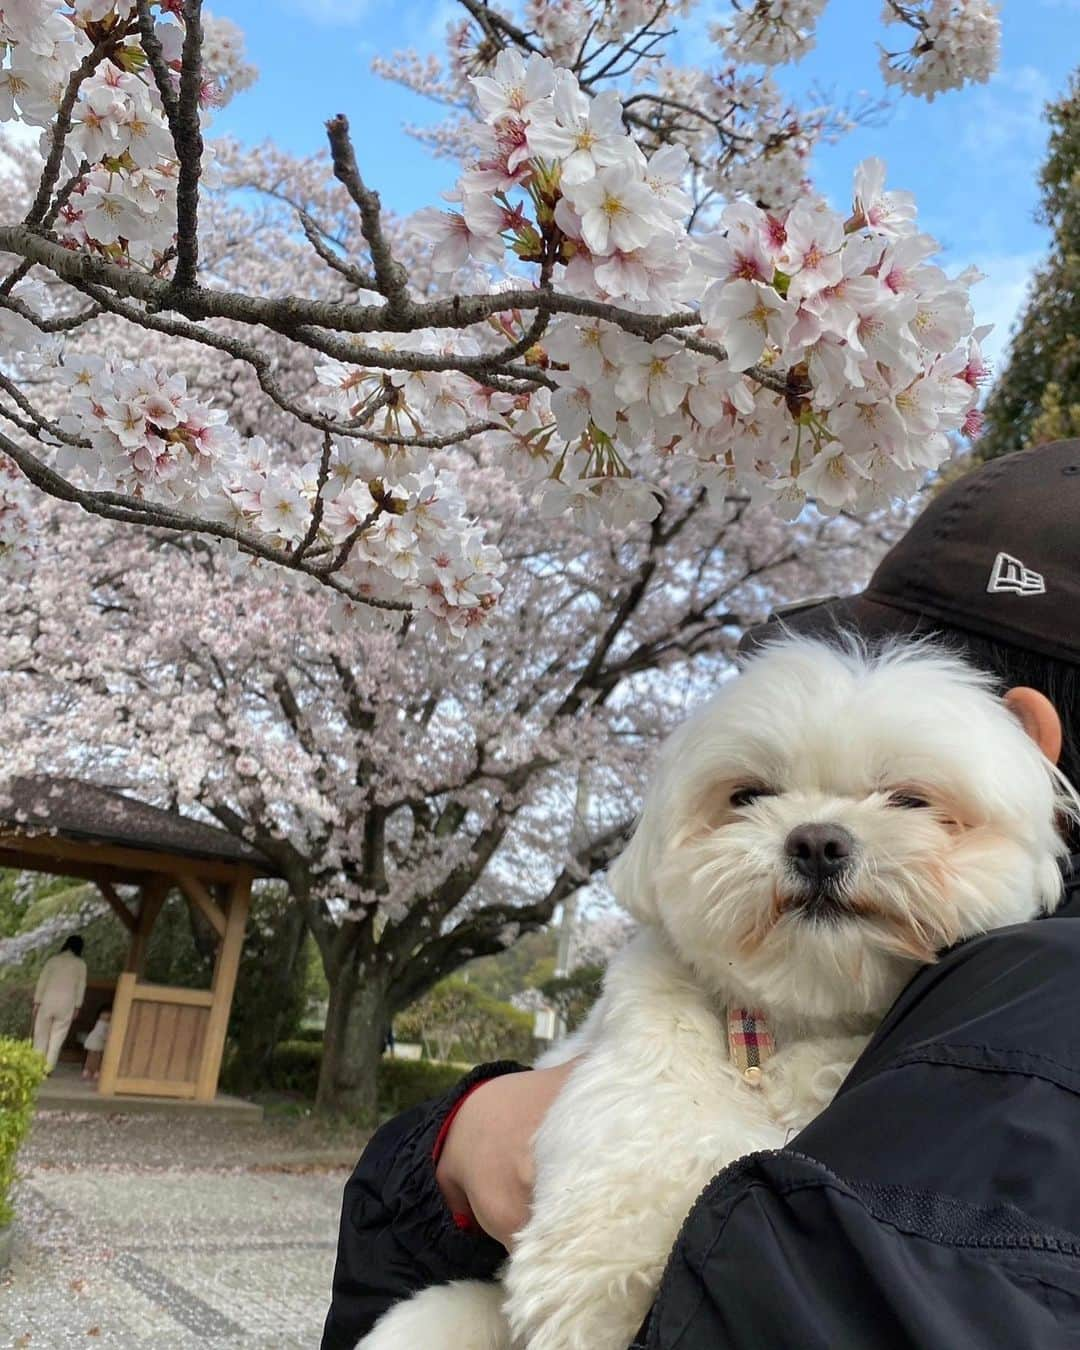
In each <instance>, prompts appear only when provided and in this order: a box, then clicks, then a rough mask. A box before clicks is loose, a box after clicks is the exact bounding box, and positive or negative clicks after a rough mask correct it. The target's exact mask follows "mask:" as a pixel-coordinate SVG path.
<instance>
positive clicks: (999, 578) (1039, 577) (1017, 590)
mask: <svg viewBox="0 0 1080 1350" xmlns="http://www.w3.org/2000/svg"><path fill="white" fill-rule="evenodd" d="M986 589H987V590H988V591H989V592H990V593H991V595H995V594H998V593H1000V592H1002V591H1008V592H1011V593H1012V594H1013V595H1043V594H1044V593H1045V591H1046V582H1045V580H1044V579H1043V574H1042V573H1041V572H1035V571H1032V569H1031V568H1030V567H1025V566H1024V564H1023V563H1022V562H1021V561H1020V559H1019V558H1013V557H1010V555H1009V554H1008V553H999V554H998V555H997V557H996V558H995V559H994V567H993V570H992V571H991V573H990V580H989V581H988V582H987V585H986Z"/></svg>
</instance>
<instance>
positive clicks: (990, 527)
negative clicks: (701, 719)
mask: <svg viewBox="0 0 1080 1350" xmlns="http://www.w3.org/2000/svg"><path fill="white" fill-rule="evenodd" d="M781 626H782V627H783V628H784V629H786V630H787V631H788V632H791V633H795V634H798V635H801V636H806V637H823V638H827V637H829V636H832V635H835V634H836V633H837V632H838V631H851V632H855V633H857V634H859V635H860V636H862V637H865V638H867V639H869V640H871V641H874V640H879V639H885V638H890V637H905V636H911V635H914V634H916V633H918V634H924V633H930V632H933V631H934V630H935V629H937V628H951V629H959V630H960V631H962V632H966V633H971V634H975V635H978V636H979V637H982V638H988V639H990V640H991V641H995V642H1003V643H1007V644H1009V645H1010V646H1013V647H1020V648H1023V649H1026V650H1029V651H1033V652H1038V653H1040V654H1041V655H1043V656H1049V657H1052V658H1054V659H1056V660H1059V661H1065V662H1069V663H1071V664H1073V665H1080V439H1077V440H1068V441H1054V442H1053V443H1052V444H1050V445H1040V446H1037V447H1036V448H1034V449H1032V450H1021V451H1019V452H1018V453H1016V454H1013V455H1004V456H1002V458H1000V459H993V460H990V461H989V462H988V463H986V464H983V465H981V466H980V467H979V468H978V469H974V470H972V471H971V472H970V473H968V474H965V475H964V476H963V477H962V478H959V479H957V480H956V481H955V482H953V483H950V484H949V486H948V487H946V488H944V489H943V490H942V491H941V492H939V493H938V494H937V496H935V497H934V499H933V500H932V501H931V502H930V504H929V506H927V508H926V509H925V511H923V512H922V514H921V515H920V516H919V517H918V518H917V519H916V521H915V523H914V524H913V525H912V526H911V528H910V529H909V530H908V532H907V533H906V534H905V535H904V537H903V538H902V539H901V540H900V541H899V542H898V543H896V544H895V545H894V546H893V547H892V548H891V549H890V550H889V552H888V553H887V554H886V555H885V557H884V558H883V559H882V560H881V562H880V563H879V565H878V568H877V571H876V572H875V573H874V575H873V576H872V577H871V578H870V584H869V585H868V586H867V587H866V589H865V590H864V591H861V592H860V593H859V594H858V595H849V596H827V597H818V598H816V599H814V600H805V601H801V602H799V603H798V604H795V605H788V606H787V607H785V608H783V609H778V610H775V611H774V612H773V613H772V614H771V615H770V616H769V619H768V621H767V622H766V623H764V624H759V625H758V626H757V627H756V628H751V629H750V630H749V631H748V632H747V633H746V635H745V637H744V638H743V640H742V643H741V644H740V650H742V651H744V652H745V651H747V650H752V649H753V648H754V647H756V646H758V645H760V643H761V642H763V641H767V640H769V639H771V638H773V637H775V636H778V634H779V629H780V627H781Z"/></svg>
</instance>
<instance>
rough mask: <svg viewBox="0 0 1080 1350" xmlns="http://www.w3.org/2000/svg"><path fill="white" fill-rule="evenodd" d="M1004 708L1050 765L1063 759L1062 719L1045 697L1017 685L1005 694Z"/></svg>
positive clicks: (1036, 691)
mask: <svg viewBox="0 0 1080 1350" xmlns="http://www.w3.org/2000/svg"><path fill="white" fill-rule="evenodd" d="M1004 701H1005V706H1006V708H1008V709H1009V711H1010V712H1011V713H1012V714H1013V715H1014V716H1015V717H1017V718H1019V720H1020V725H1021V726H1022V727H1023V728H1024V730H1025V731H1026V732H1027V734H1028V735H1029V736H1030V737H1031V739H1032V740H1033V741H1034V742H1035V744H1036V745H1037V746H1038V747H1039V749H1040V750H1041V751H1042V752H1043V754H1044V755H1045V756H1046V758H1047V759H1048V760H1049V761H1050V763H1051V764H1056V763H1057V762H1058V760H1059V759H1060V758H1061V718H1060V717H1059V716H1058V711H1057V709H1056V708H1055V707H1054V705H1053V704H1052V703H1051V702H1050V700H1049V699H1048V698H1047V697H1046V695H1045V694H1040V693H1039V691H1038V690H1037V689H1030V688H1028V686H1027V685H1024V684H1022V685H1017V687H1016V688H1015V689H1009V690H1008V691H1007V692H1006V694H1005V700H1004Z"/></svg>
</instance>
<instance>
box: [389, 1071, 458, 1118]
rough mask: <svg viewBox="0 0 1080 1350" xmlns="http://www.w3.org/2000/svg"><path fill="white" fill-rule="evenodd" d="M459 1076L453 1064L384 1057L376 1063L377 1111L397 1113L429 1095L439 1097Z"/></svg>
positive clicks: (390, 1113) (423, 1100) (424, 1099)
mask: <svg viewBox="0 0 1080 1350" xmlns="http://www.w3.org/2000/svg"><path fill="white" fill-rule="evenodd" d="M461 1077H462V1070H461V1069H460V1068H459V1067H458V1066H457V1065H456V1064H435V1063H432V1061H431V1060H425V1059H384V1060H381V1061H380V1063H379V1078H378V1093H379V1096H378V1103H379V1114H380V1115H384V1116H396V1115H397V1113H398V1112H399V1111H407V1110H408V1109H409V1107H410V1106H418V1105H419V1104H420V1102H426V1101H427V1099H428V1098H429V1097H438V1096H440V1095H441V1094H442V1093H444V1092H449V1090H450V1089H451V1088H452V1087H453V1086H454V1084H455V1083H456V1082H458V1081H459V1079H460V1078H461Z"/></svg>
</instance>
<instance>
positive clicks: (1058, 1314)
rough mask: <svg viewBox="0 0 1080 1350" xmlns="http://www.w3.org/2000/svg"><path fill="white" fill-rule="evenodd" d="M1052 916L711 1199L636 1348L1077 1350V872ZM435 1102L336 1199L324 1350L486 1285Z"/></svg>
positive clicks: (897, 1017)
mask: <svg viewBox="0 0 1080 1350" xmlns="http://www.w3.org/2000/svg"><path fill="white" fill-rule="evenodd" d="M1077 861H1078V860H1075V859H1074V865H1073V868H1072V870H1071V873H1070V875H1071V881H1070V887H1069V893H1068V894H1067V896H1066V904H1065V906H1064V907H1063V908H1062V909H1061V910H1059V911H1058V914H1059V915H1061V916H1063V919H1059V918H1058V917H1057V916H1055V917H1054V918H1053V919H1050V920H1048V921H1047V920H1042V921H1037V922H1034V923H1028V924H1021V925H1018V926H1016V927H1014V928H1009V929H1003V930H1000V931H998V932H996V933H992V934H989V935H988V936H986V937H982V938H977V939H974V940H973V941H971V942H968V943H965V944H963V945H962V946H960V947H958V948H956V949H954V950H953V951H952V952H950V953H948V954H947V955H946V956H945V957H943V958H942V960H941V961H940V962H939V963H938V964H937V965H935V966H932V967H929V968H928V969H926V970H924V971H922V972H921V973H920V974H919V975H918V976H916V978H915V979H914V980H913V981H912V982H911V984H910V985H909V986H908V987H907V989H906V990H905V991H904V993H903V994H902V995H901V996H900V998H899V999H898V1000H897V1002H896V1004H895V1005H894V1007H893V1008H892V1009H891V1011H890V1012H889V1014H888V1016H887V1017H886V1019H885V1021H884V1023H883V1024H882V1026H881V1028H880V1030H879V1031H878V1033H877V1035H876V1036H875V1037H874V1039H873V1041H872V1042H871V1044H870V1045H869V1046H868V1047H867V1049H866V1051H865V1052H864V1053H863V1055H862V1056H861V1057H860V1059H859V1061H858V1063H857V1064H856V1065H855V1067H854V1069H853V1070H852V1072H851V1074H850V1075H849V1076H848V1079H847V1081H846V1082H845V1083H844V1085H843V1087H842V1088H841V1089H840V1092H839V1093H838V1095H837V1097H836V1099H835V1101H834V1102H833V1103H832V1105H831V1106H830V1107H829V1108H828V1109H827V1110H826V1111H824V1112H823V1113H822V1114H821V1115H820V1116H819V1117H818V1118H817V1120H815V1121H814V1122H813V1123H812V1124H811V1125H810V1126H808V1128H807V1129H805V1130H803V1132H802V1133H801V1134H800V1135H798V1136H797V1137H796V1138H795V1139H794V1140H792V1142H791V1143H790V1145H789V1146H788V1147H787V1148H784V1149H781V1150H779V1151H777V1152H773V1153H759V1154H753V1155H751V1156H750V1157H747V1158H744V1159H742V1160H740V1161H739V1162H737V1163H734V1164H733V1165H732V1166H730V1167H728V1168H725V1169H724V1171H723V1172H721V1173H720V1174H719V1175H718V1176H717V1177H715V1178H714V1179H713V1181H712V1182H710V1184H709V1186H708V1187H707V1188H706V1190H705V1191H704V1192H703V1194H702V1195H701V1197H700V1198H699V1199H698V1201H697V1203H696V1204H695V1205H694V1207H693V1209H692V1210H691V1212H690V1215H689V1216H688V1218H687V1220H686V1222H685V1224H684V1226H683V1229H682V1232H681V1233H680V1234H679V1238H678V1240H677V1242H676V1244H675V1248H674V1251H673V1253H672V1256H671V1259H670V1261H669V1263H668V1268H667V1271H666V1273H665V1275H664V1278H663V1282H662V1284H661V1288H660V1292H659V1295H658V1297H657V1300H656V1303H655V1305H654V1307H653V1310H652V1313H651V1314H650V1316H649V1319H648V1321H647V1322H646V1325H645V1326H644V1327H643V1328H642V1330H641V1332H640V1333H639V1335H638V1338H637V1340H636V1341H635V1350H637V1348H638V1347H640V1348H641V1350H717V1347H721V1346H722V1347H724V1350H787V1348H788V1347H790V1348H791V1350H796V1348H797V1350H848V1348H849V1347H850V1350H869V1348H872V1350H965V1348H966V1347H976V1346H978V1347H995V1350H997V1347H1008V1348H1009V1350H1019V1348H1020V1347H1033V1348H1035V1347H1037V1350H1059V1348H1060V1350H1065V1347H1069V1350H1080V924H1077V923H1071V922H1066V921H1064V919H1069V918H1076V917H1080V867H1077V866H1076V863H1077ZM518 1068H520V1066H518V1065H508V1064H501V1065H488V1066H484V1067H483V1068H481V1069H477V1070H475V1071H474V1073H473V1074H472V1075H470V1077H469V1078H468V1079H466V1080H465V1081H464V1083H463V1084H461V1085H459V1087H458V1088H457V1089H455V1091H454V1092H453V1093H451V1094H450V1095H449V1096H447V1097H444V1098H442V1099H440V1100H438V1101H436V1102H431V1103H427V1104H426V1105H425V1106H423V1107H418V1108H416V1109H415V1110H413V1111H410V1112H406V1113H405V1114H404V1115H402V1116H399V1117H397V1118H396V1119H394V1120H392V1121H390V1122H389V1123H388V1124H387V1125H384V1126H383V1127H382V1129H380V1130H379V1131H378V1132H377V1134H376V1135H375V1137H374V1138H373V1139H372V1141H371V1143H370V1144H369V1145H368V1147H367V1149H366V1150H365V1152H364V1155H363V1157H362V1158H361V1159H360V1162H359V1163H358V1165H357V1168H356V1171H355V1172H354V1173H353V1176H352V1178H351V1179H350V1181H349V1182H348V1184H347V1185H346V1187H345V1197H344V1203H343V1206H342V1217H341V1235H340V1241H339V1246H338V1259H337V1267H336V1270H335V1273H334V1297H333V1305H332V1307H331V1309H330V1313H329V1316H328V1317H327V1321H326V1329H325V1332H324V1336H323V1342H322V1346H323V1350H351V1347H352V1346H353V1345H354V1344H355V1342H356V1340H358V1339H359V1337H360V1336H361V1335H363V1334H364V1333H365V1332H366V1331H368V1330H369V1329H370V1327H371V1326H372V1324H373V1323H374V1321H375V1319H376V1318H377V1317H378V1316H379V1315H380V1314H381V1313H382V1312H383V1311H385V1309H386V1308H388V1307H389V1306H390V1305H391V1304H392V1303H394V1302H396V1301H397V1300H398V1299H401V1298H404V1297H406V1296H407V1295H408V1294H409V1293H411V1292H414V1291H415V1290H418V1289H420V1288H423V1287H425V1286H427V1285H429V1284H434V1283H441V1282H444V1281H447V1280H451V1279H460V1278H465V1277H475V1278H482V1279H486V1278H490V1277H491V1275H492V1274H493V1273H494V1271H495V1270H496V1268H497V1267H498V1265H499V1263H500V1261H501V1260H502V1259H503V1257H504V1256H505V1253H504V1251H503V1249H502V1248H501V1247H500V1246H499V1245H498V1243H496V1242H493V1241H492V1240H491V1239H490V1238H487V1237H484V1236H483V1235H478V1236H474V1235H470V1234H467V1233H463V1232H461V1231H460V1230H458V1229H456V1228H455V1227H454V1225H453V1222H452V1220H451V1217H450V1215H449V1214H448V1212H447V1210H446V1206H445V1205H444V1204H443V1202H442V1198H441V1196H440V1194H439V1191H438V1189H437V1187H436V1186H435V1178H434V1168H433V1164H432V1160H431V1159H432V1150H433V1147H434V1143H435V1138H436V1136H437V1134H438V1130H439V1126H440V1124H441V1123H442V1121H443V1119H444V1118H445V1116H446V1114H447V1112H448V1111H449V1109H450V1107H451V1106H452V1105H453V1103H454V1101H456V1100H457V1098H458V1097H459V1096H460V1095H461V1093H462V1092H463V1091H465V1090H466V1089H467V1087H468V1086H470V1085H471V1084H472V1083H473V1082H475V1081H476V1079H477V1078H478V1077H486V1076H492V1075H494V1074H497V1073H501V1072H506V1071H512V1070H515V1069H518Z"/></svg>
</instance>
